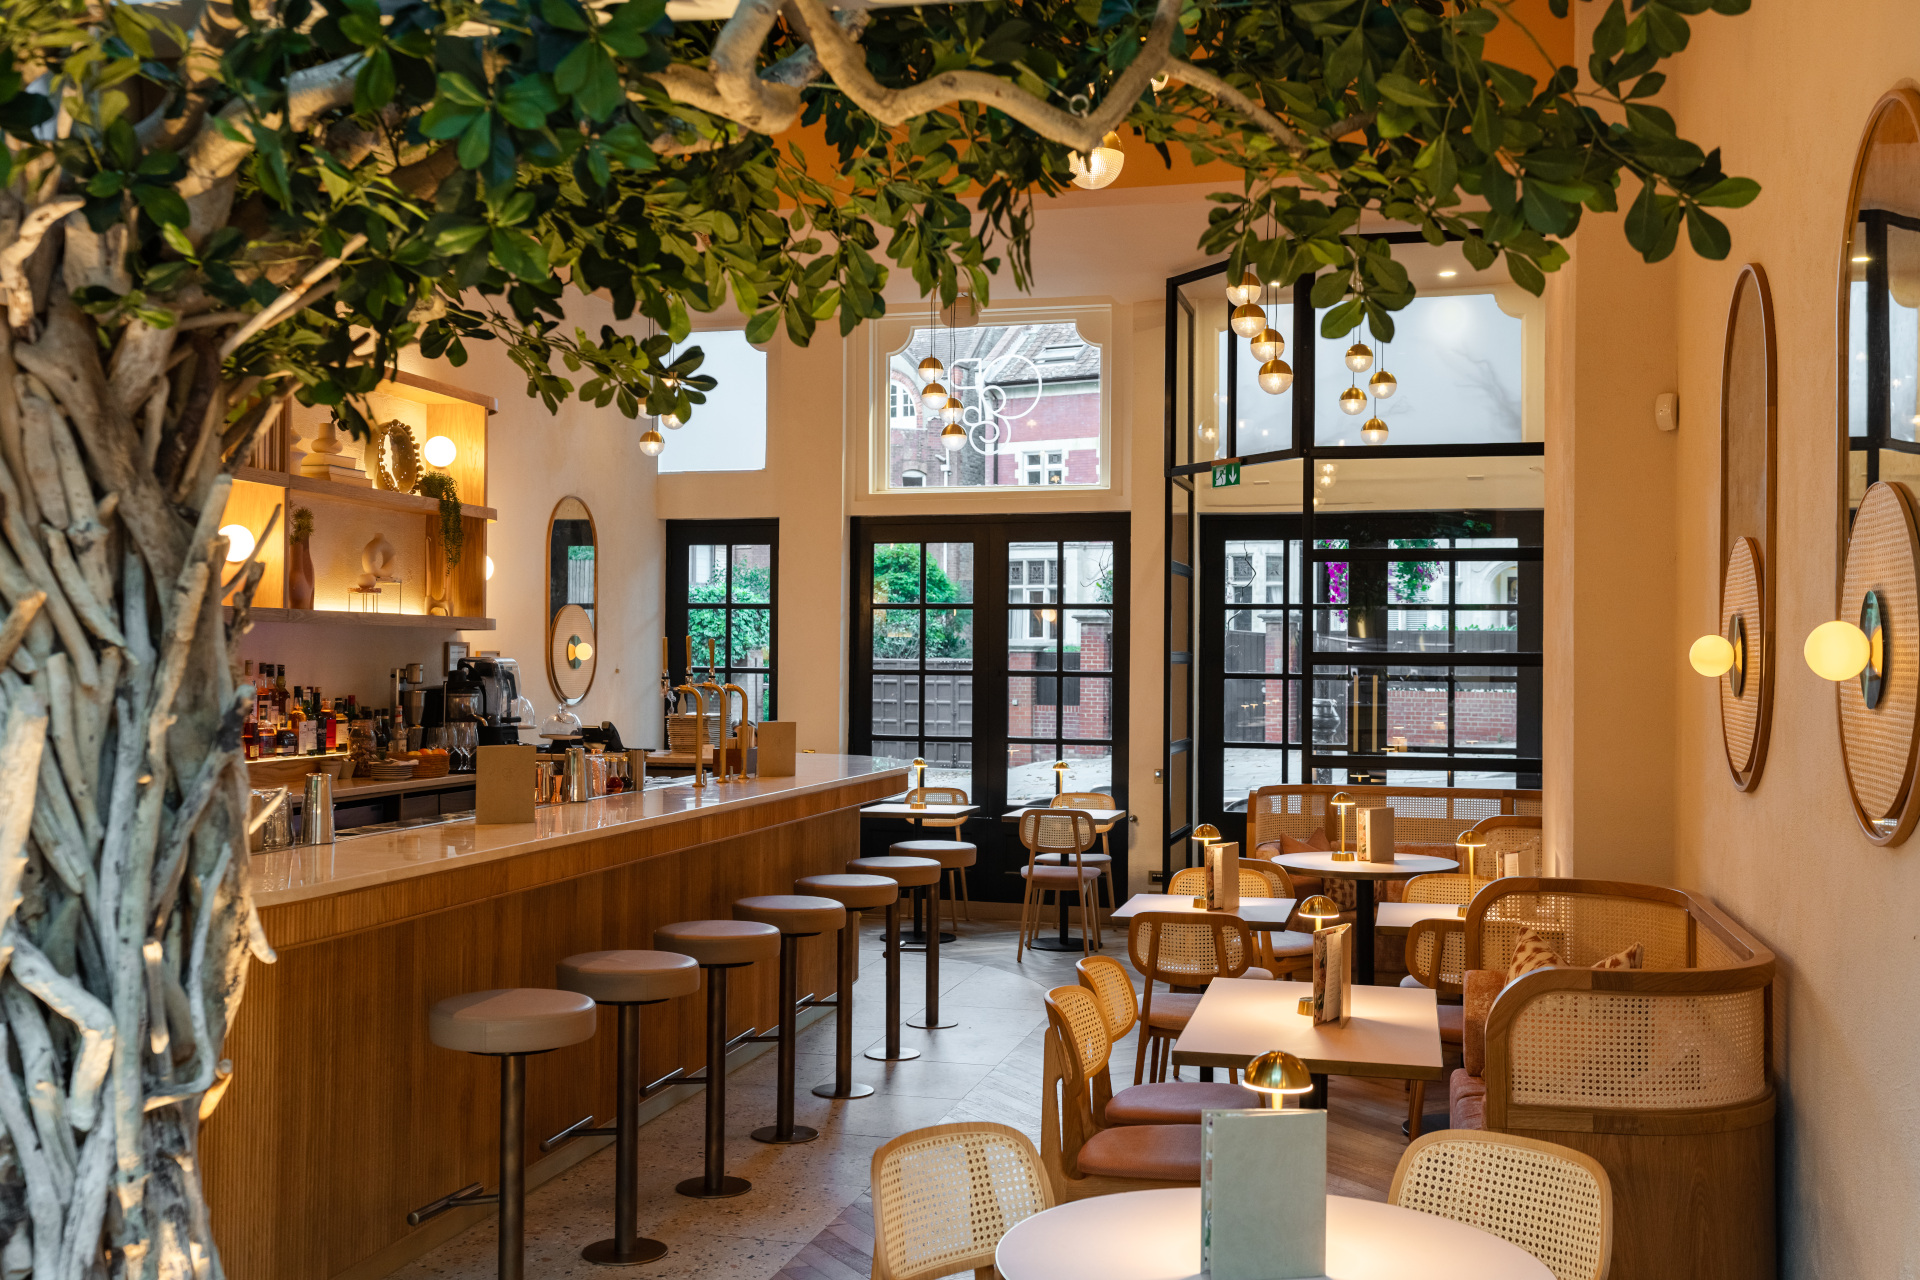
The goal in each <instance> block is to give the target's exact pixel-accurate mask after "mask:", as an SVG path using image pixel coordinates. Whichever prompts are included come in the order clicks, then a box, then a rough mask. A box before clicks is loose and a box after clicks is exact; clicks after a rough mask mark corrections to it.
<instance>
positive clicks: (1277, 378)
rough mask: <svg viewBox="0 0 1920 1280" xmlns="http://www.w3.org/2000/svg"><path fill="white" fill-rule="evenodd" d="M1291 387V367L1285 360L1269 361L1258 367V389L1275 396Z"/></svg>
mask: <svg viewBox="0 0 1920 1280" xmlns="http://www.w3.org/2000/svg"><path fill="white" fill-rule="evenodd" d="M1292 385H1293V366H1292V365H1290V364H1288V363H1287V362H1286V361H1285V360H1269V361H1267V362H1266V363H1265V364H1263V365H1261V366H1260V389H1261V390H1262V391H1264V392H1266V393H1267V394H1268V395H1271V396H1277V395H1279V394H1280V393H1281V392H1283V391H1285V390H1286V389H1287V388H1288V387H1290V386H1292Z"/></svg>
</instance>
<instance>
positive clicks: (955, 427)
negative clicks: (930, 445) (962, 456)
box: [940, 422, 967, 453]
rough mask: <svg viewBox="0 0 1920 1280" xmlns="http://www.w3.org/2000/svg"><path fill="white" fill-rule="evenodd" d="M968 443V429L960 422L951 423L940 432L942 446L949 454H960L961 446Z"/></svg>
mask: <svg viewBox="0 0 1920 1280" xmlns="http://www.w3.org/2000/svg"><path fill="white" fill-rule="evenodd" d="M966 442H967V429H966V428H965V427H963V426H961V425H960V424H959V423H958V422H949V423H948V424H947V425H946V426H945V427H943V428H941V430H940V445H941V447H942V448H944V449H945V450H946V451H947V452H948V453H957V452H959V449H960V446H961V445H963V444H965V443H966Z"/></svg>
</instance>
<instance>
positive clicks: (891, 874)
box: [847, 857, 942, 889]
mask: <svg viewBox="0 0 1920 1280" xmlns="http://www.w3.org/2000/svg"><path fill="white" fill-rule="evenodd" d="M941 870H942V868H941V866H940V864H939V863H938V862H935V861H934V860H933V859H932V858H896V857H885V858H851V859H849V860H848V861H847V874H848V875H876V876H885V877H886V878H887V879H889V880H891V881H893V882H894V883H895V884H897V885H899V886H900V887H901V888H902V889H917V888H919V887H920V886H921V885H923V884H939V883H940V872H941Z"/></svg>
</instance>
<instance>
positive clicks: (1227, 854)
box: [1207, 841, 1240, 913]
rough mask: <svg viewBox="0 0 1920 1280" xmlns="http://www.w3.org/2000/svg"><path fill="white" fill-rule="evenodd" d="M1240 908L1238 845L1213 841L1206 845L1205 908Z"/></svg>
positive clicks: (1215, 909)
mask: <svg viewBox="0 0 1920 1280" xmlns="http://www.w3.org/2000/svg"><path fill="white" fill-rule="evenodd" d="M1239 909H1240V846H1239V845H1237V844H1222V843H1220V842H1218V841H1215V842H1214V843H1213V844H1210V845H1208V846H1207V910H1209V911H1225V912H1228V913H1232V912H1235V911H1238V910H1239Z"/></svg>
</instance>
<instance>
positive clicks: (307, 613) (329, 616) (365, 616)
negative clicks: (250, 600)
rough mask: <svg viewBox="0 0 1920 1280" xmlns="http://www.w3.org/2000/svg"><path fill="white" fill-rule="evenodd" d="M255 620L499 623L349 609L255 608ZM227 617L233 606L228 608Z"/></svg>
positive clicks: (461, 627) (483, 626)
mask: <svg viewBox="0 0 1920 1280" xmlns="http://www.w3.org/2000/svg"><path fill="white" fill-rule="evenodd" d="M247 616H248V617H250V618H252V619H253V620H254V621H255V622H292V623H305V624H311V625H315V626H348V627H412V628H415V629H416V630H424V631H492V630H494V629H495V628H496V627H497V626H498V625H499V624H497V623H496V622H495V621H494V620H493V619H492V618H460V617H438V616H435V615H433V614H426V613H349V612H348V611H346V610H345V609H259V608H256V609H251V610H249V611H248V615H247ZM227 618H228V620H229V621H231V620H232V618H233V608H232V606H231V605H229V606H228V607H227Z"/></svg>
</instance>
